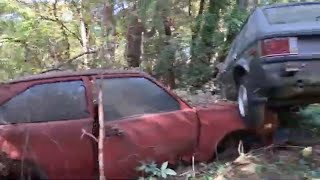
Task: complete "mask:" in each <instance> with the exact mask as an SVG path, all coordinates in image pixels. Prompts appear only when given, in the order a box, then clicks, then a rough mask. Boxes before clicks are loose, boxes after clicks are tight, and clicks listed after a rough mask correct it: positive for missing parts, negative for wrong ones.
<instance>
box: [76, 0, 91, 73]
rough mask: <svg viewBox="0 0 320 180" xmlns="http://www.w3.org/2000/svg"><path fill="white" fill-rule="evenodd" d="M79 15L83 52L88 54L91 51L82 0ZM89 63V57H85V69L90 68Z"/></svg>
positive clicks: (80, 0)
mask: <svg viewBox="0 0 320 180" xmlns="http://www.w3.org/2000/svg"><path fill="white" fill-rule="evenodd" d="M78 13H79V17H80V34H81V40H82V51H83V52H87V51H89V45H88V35H87V30H86V24H85V22H84V17H83V12H82V0H79V6H78ZM88 63H89V55H88V54H86V55H84V56H83V65H84V68H85V69H87V68H88Z"/></svg>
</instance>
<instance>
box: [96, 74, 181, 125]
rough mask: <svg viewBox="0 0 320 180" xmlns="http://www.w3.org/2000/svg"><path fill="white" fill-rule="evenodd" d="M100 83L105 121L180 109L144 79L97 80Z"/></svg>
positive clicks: (167, 96) (168, 96)
mask: <svg viewBox="0 0 320 180" xmlns="http://www.w3.org/2000/svg"><path fill="white" fill-rule="evenodd" d="M101 83H102V90H103V105H104V113H105V117H106V119H107V120H117V119H122V118H128V117H133V116H139V115H143V114H151V113H160V112H170V111H176V110H179V109H180V104H179V102H178V101H177V100H176V99H174V98H173V97H172V96H170V95H169V94H168V93H167V92H165V91H164V90H163V89H162V88H160V87H159V86H157V85H156V84H154V83H153V82H151V81H149V80H148V79H145V78H135V77H132V78H112V79H98V80H97V84H101Z"/></svg>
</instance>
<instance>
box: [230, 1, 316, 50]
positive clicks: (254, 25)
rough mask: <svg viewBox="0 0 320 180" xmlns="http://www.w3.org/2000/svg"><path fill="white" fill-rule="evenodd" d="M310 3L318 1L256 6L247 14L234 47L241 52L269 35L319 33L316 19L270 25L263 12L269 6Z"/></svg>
mask: <svg viewBox="0 0 320 180" xmlns="http://www.w3.org/2000/svg"><path fill="white" fill-rule="evenodd" d="M312 4H320V2H305V3H286V4H275V5H268V6H262V7H257V8H256V9H255V10H254V11H253V12H252V14H251V15H250V16H249V18H248V20H247V22H246V24H245V26H244V27H243V28H242V30H241V31H240V33H239V34H238V36H237V38H236V40H237V41H238V42H240V43H239V44H238V45H236V47H235V48H236V49H237V50H236V52H238V53H240V52H242V50H243V49H244V48H246V47H247V46H249V45H250V44H251V43H253V42H255V41H256V40H259V39H265V38H269V37H281V36H294V35H296V34H297V33H303V34H305V35H308V34H309V35H314V34H320V24H319V22H317V21H315V22H306V23H304V22H302V23H295V24H273V25H271V24H270V23H269V22H268V20H267V18H266V17H265V15H264V12H263V11H264V10H265V9H269V8H278V7H289V6H296V5H312ZM319 12H320V11H319ZM238 53H237V54H238Z"/></svg>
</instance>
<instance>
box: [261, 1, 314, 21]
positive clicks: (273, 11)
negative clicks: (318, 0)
mask: <svg viewBox="0 0 320 180" xmlns="http://www.w3.org/2000/svg"><path fill="white" fill-rule="evenodd" d="M319 12H320V4H309V5H295V6H285V7H275V8H267V9H265V10H264V14H265V15H266V18H267V19H268V21H269V23H270V24H290V23H299V22H315V21H319V20H320V14H319Z"/></svg>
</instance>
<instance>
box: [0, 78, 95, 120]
mask: <svg viewBox="0 0 320 180" xmlns="http://www.w3.org/2000/svg"><path fill="white" fill-rule="evenodd" d="M88 116H89V114H88V112H87V105H86V96H85V88H84V86H83V82H82V81H72V82H57V83H48V84H39V85H35V86H33V87H30V88H28V89H27V90H25V91H23V92H22V93H20V94H18V95H17V96H15V97H13V98H12V99H10V100H9V101H7V102H6V103H4V104H3V105H1V106H0V122H1V123H24V122H47V121H58V120H68V119H80V118H86V117H88Z"/></svg>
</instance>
